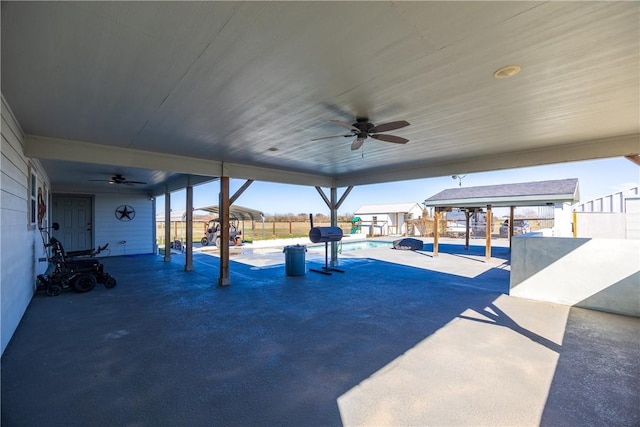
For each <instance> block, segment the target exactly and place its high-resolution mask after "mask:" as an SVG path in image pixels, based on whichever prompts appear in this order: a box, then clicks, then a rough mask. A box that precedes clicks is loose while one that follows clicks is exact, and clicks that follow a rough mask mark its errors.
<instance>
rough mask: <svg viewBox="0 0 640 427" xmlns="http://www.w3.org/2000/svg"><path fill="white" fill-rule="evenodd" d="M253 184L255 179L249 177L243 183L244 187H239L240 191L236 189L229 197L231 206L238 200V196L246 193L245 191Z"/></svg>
mask: <svg viewBox="0 0 640 427" xmlns="http://www.w3.org/2000/svg"><path fill="white" fill-rule="evenodd" d="M251 184H253V179H248V180H246V181H245V183H244V184H242V187H240V188H238V191H236V192H235V193H233V196H231V198H230V199H229V206H231V205H232V204H234V203H235V202H236V200H238V197H240V196H242V193H244V191H245V190H246V189H247V188H249V186H250V185H251Z"/></svg>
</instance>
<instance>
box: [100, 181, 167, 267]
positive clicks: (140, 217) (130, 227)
mask: <svg viewBox="0 0 640 427" xmlns="http://www.w3.org/2000/svg"><path fill="white" fill-rule="evenodd" d="M153 203H154V202H152V201H150V200H149V196H148V195H146V194H122V193H97V194H95V206H94V208H95V209H94V217H95V220H94V224H95V244H96V246H103V245H104V244H105V243H109V249H111V256H116V255H133V254H149V253H153V252H154V247H155V245H154V244H155V242H154V241H153V231H154V230H153V227H154V226H155V218H154V217H153ZM120 205H129V206H131V207H133V208H134V209H135V211H136V215H135V217H134V219H133V220H131V221H119V220H118V218H116V215H115V210H116V208H117V207H118V206H120ZM120 242H126V243H120Z"/></svg>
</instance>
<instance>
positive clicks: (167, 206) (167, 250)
mask: <svg viewBox="0 0 640 427" xmlns="http://www.w3.org/2000/svg"><path fill="white" fill-rule="evenodd" d="M169 261H171V193H169V192H168V191H167V192H166V193H164V262H169Z"/></svg>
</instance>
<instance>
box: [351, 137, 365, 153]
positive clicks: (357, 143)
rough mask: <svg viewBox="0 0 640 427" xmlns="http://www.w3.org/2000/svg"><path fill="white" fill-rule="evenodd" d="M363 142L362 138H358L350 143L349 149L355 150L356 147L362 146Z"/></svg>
mask: <svg viewBox="0 0 640 427" xmlns="http://www.w3.org/2000/svg"><path fill="white" fill-rule="evenodd" d="M362 144H364V138H358V139H356V140H355V141H353V142H352V143H351V151H356V150H357V149H358V148H360V147H362Z"/></svg>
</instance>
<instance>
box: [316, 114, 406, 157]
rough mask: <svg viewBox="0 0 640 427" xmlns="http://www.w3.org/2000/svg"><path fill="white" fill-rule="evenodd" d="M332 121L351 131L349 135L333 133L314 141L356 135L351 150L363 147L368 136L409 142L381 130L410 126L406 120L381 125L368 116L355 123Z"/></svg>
mask: <svg viewBox="0 0 640 427" xmlns="http://www.w3.org/2000/svg"><path fill="white" fill-rule="evenodd" d="M331 123H333V124H334V125H337V126H341V127H343V128H345V129H348V130H350V131H351V133H350V134H347V135H333V136H325V137H322V138H315V139H312V141H319V140H321V139H329V138H338V137H345V138H348V137H356V139H355V140H354V141H353V142H352V143H351V150H352V151H355V150H358V149H359V148H360V147H362V144H364V141H365V140H366V139H367V138H373V139H377V140H378V141H384V142H391V143H394V144H406V143H407V142H409V140H408V139H406V138H402V137H400V136H396V135H388V134H384V133H380V132H388V131H391V130H396V129H401V128H403V127H407V126H409V122H407V121H406V120H399V121H395V122H389V123H383V124H381V125H378V126H376V125H374V124H373V123H371V122H369V119H368V118H364V117H359V118H357V119H356V122H355V123H352V124H349V123H347V122H342V121H340V120H331Z"/></svg>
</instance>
